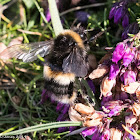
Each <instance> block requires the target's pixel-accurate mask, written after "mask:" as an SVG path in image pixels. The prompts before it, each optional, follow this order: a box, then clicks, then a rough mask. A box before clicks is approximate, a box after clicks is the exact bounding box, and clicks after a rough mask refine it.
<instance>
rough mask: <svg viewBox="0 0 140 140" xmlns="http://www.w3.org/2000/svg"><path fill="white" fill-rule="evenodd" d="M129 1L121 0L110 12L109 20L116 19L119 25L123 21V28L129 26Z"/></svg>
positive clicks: (115, 21)
mask: <svg viewBox="0 0 140 140" xmlns="http://www.w3.org/2000/svg"><path fill="white" fill-rule="evenodd" d="M127 6H128V1H125V0H121V1H120V2H116V3H115V4H114V5H113V7H112V8H111V10H110V13H109V19H112V18H113V17H114V23H116V24H118V23H119V22H121V20H122V26H123V27H127V26H128V24H129V16H128V7H127Z"/></svg>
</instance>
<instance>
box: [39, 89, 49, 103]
mask: <svg viewBox="0 0 140 140" xmlns="http://www.w3.org/2000/svg"><path fill="white" fill-rule="evenodd" d="M47 99H48V94H47V93H46V89H43V91H42V93H41V101H40V103H41V104H43V103H44V102H45V101H46V100H47Z"/></svg>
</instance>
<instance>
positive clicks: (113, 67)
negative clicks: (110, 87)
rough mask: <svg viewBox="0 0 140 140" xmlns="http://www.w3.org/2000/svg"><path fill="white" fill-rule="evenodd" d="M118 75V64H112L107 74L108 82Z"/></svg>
mask: <svg viewBox="0 0 140 140" xmlns="http://www.w3.org/2000/svg"><path fill="white" fill-rule="evenodd" d="M118 73H119V66H118V64H114V63H113V64H112V65H111V66H110V72H109V79H110V80H113V79H114V78H116V76H117V75H118Z"/></svg>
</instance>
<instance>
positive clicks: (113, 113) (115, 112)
mask: <svg viewBox="0 0 140 140" xmlns="http://www.w3.org/2000/svg"><path fill="white" fill-rule="evenodd" d="M122 109H123V107H122V106H116V107H114V108H113V109H112V110H111V111H110V112H109V114H108V116H109V117H112V116H118V115H119V112H121V110H122Z"/></svg>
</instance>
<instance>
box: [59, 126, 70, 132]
mask: <svg viewBox="0 0 140 140" xmlns="http://www.w3.org/2000/svg"><path fill="white" fill-rule="evenodd" d="M67 130H68V128H67V127H60V128H58V130H57V133H62V132H65V131H67Z"/></svg>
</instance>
